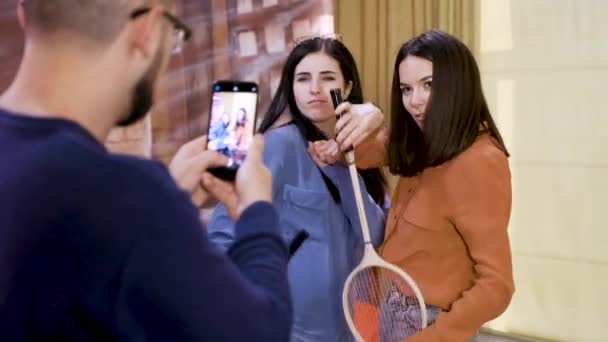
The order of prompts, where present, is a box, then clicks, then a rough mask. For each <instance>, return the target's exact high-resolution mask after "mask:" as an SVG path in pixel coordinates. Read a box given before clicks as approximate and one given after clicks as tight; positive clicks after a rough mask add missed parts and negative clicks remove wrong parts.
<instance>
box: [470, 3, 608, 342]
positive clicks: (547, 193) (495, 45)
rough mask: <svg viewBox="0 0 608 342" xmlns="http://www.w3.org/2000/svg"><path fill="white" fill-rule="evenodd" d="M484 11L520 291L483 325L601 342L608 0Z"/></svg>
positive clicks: (605, 308)
mask: <svg viewBox="0 0 608 342" xmlns="http://www.w3.org/2000/svg"><path fill="white" fill-rule="evenodd" d="M480 15H481V21H480V22H481V28H480V40H481V44H480V47H481V54H480V63H481V69H482V75H483V82H484V88H485V91H486V96H487V98H488V101H489V103H490V107H491V109H492V110H493V113H494V115H495V117H496V118H497V121H498V125H499V128H500V129H501V130H502V133H503V135H504V138H505V140H506V144H507V147H508V148H509V149H510V152H511V153H512V157H511V168H512V172H513V195H514V197H513V214H512V217H511V225H510V233H511V242H512V249H513V253H514V267H515V279H516V287H517V288H516V295H515V297H514V300H513V302H512V304H511V307H510V308H509V310H508V311H507V312H506V313H505V314H504V315H503V316H502V317H500V318H499V319H497V320H496V321H494V322H492V323H491V324H489V327H490V328H493V329H497V330H502V331H507V332H516V333H523V334H526V335H531V336H538V337H545V338H551V339H555V340H559V341H569V342H570V341H573V342H576V341H598V342H600V341H608V109H607V107H608V86H607V85H608V1H604V0H482V1H481V9H480Z"/></svg>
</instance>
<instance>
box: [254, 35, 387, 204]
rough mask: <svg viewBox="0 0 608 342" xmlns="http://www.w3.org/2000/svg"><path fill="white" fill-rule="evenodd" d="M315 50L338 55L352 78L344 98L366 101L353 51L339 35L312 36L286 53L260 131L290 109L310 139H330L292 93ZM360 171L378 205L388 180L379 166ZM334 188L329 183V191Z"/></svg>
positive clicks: (263, 130)
mask: <svg viewBox="0 0 608 342" xmlns="http://www.w3.org/2000/svg"><path fill="white" fill-rule="evenodd" d="M316 52H323V53H325V54H326V55H328V56H330V57H332V58H333V59H335V60H336V61H337V62H338V63H339V64H340V70H341V71H342V75H343V76H344V82H345V84H348V83H349V82H351V84H352V89H351V91H350V93H349V94H348V97H347V98H346V99H345V101H349V102H350V103H354V104H359V103H363V94H362V93H363V92H362V90H361V81H360V79H359V72H358V70H357V66H356V64H355V59H354V58H353V56H352V54H351V53H350V51H348V49H347V48H346V46H344V44H342V43H341V42H340V41H339V40H337V39H333V38H322V37H315V38H311V39H308V40H305V41H303V42H301V43H299V44H298V45H297V46H296V47H294V49H293V50H292V51H291V53H290V54H289V56H288V57H287V61H286V62H285V65H284V66H283V72H282V75H281V81H280V82H279V86H278V87H277V92H276V94H275V95H274V98H273V99H272V102H271V103H270V107H269V108H268V111H267V112H266V116H264V119H263V120H262V122H261V123H260V126H259V132H260V133H264V132H266V131H267V130H269V129H271V127H272V125H273V124H274V123H275V122H276V121H277V119H278V118H279V117H280V116H281V114H282V113H283V112H285V111H286V110H287V109H289V112H290V113H291V115H292V117H293V123H294V124H295V125H296V127H297V128H298V130H299V131H300V133H301V134H302V136H304V138H305V139H306V140H307V141H317V140H325V139H328V137H327V136H326V135H325V134H324V133H323V132H322V131H321V130H320V129H319V128H317V126H315V125H314V124H313V123H312V122H311V121H310V120H309V119H308V118H306V116H304V114H302V112H300V110H299V109H298V106H297V104H296V100H295V95H294V93H293V83H294V78H295V70H296V66H297V65H298V64H299V63H300V61H302V59H304V57H306V56H307V55H309V54H311V53H316ZM359 174H361V177H362V178H363V180H364V181H365V186H366V187H367V191H368V192H369V194H370V195H371V196H372V198H373V199H374V201H375V202H376V203H378V204H379V205H383V204H384V196H385V194H386V192H385V189H386V180H385V178H384V175H383V173H382V171H381V170H380V169H368V170H359ZM328 186H330V185H328ZM331 190H332V189H331V186H330V192H331ZM332 195H333V193H332ZM334 199H335V196H334Z"/></svg>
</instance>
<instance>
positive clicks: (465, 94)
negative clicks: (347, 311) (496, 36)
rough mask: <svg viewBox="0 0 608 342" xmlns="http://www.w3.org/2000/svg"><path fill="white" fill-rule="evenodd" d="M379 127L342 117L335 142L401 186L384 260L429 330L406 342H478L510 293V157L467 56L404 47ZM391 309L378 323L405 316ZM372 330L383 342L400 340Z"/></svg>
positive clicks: (434, 46)
mask: <svg viewBox="0 0 608 342" xmlns="http://www.w3.org/2000/svg"><path fill="white" fill-rule="evenodd" d="M373 115H380V114H377V113H376V114H373ZM378 121H379V120H369V119H362V118H361V117H354V116H348V115H346V116H345V117H343V118H341V119H340V121H339V122H338V124H337V126H336V129H337V130H338V135H337V138H336V140H337V142H338V144H340V146H343V147H346V146H350V145H352V144H353V142H355V145H356V146H355V152H356V156H357V159H358V165H357V166H358V167H378V166H380V165H388V167H389V170H390V171H391V173H393V174H395V175H398V176H400V178H399V182H398V185H397V187H396V189H395V192H394V194H393V198H392V203H391V209H390V212H389V217H388V222H387V226H386V232H385V239H384V243H383V246H382V248H381V256H382V257H383V258H384V259H385V260H387V261H388V262H390V263H393V264H395V265H398V266H400V267H402V268H403V270H405V271H406V272H407V273H408V274H410V275H411V276H412V278H413V279H414V280H415V281H416V282H417V284H418V286H419V287H420V289H421V290H422V293H423V296H424V297H425V301H426V303H427V304H428V306H427V311H428V313H429V324H430V325H429V327H428V328H427V329H425V330H423V331H421V332H420V333H418V334H417V335H415V336H413V337H410V338H408V339H407V341H408V342H410V341H424V342H429V341H431V342H432V341H446V342H447V341H450V342H459V341H463V342H464V341H471V340H474V338H475V336H476V334H477V332H478V331H479V329H480V327H481V326H482V325H483V324H484V323H486V322H487V321H489V320H492V319H494V318H495V317H497V316H499V315H500V314H501V313H502V312H504V311H505V310H506V308H507V306H508V305H509V302H510V300H511V296H512V295H513V291H514V284H513V273H512V263H511V251H510V246H509V236H508V233H507V227H508V223H509V217H510V214H511V174H510V170H509V164H508V161H507V157H508V156H509V154H508V152H507V149H506V147H505V145H504V143H503V140H502V137H501V135H500V133H499V132H498V129H497V127H496V125H495V123H494V120H493V119H492V116H491V114H490V111H489V109H488V106H487V104H486V101H485V98H484V95H483V92H482V86H481V78H480V73H479V68H478V66H477V63H476V62H475V59H474V57H473V55H472V54H471V52H470V51H469V49H468V48H467V47H466V46H465V45H464V44H463V43H462V42H460V41H459V40H458V39H456V38H454V37H453V36H451V35H449V34H447V33H445V32H442V31H437V30H433V31H429V32H426V33H423V34H421V35H419V36H417V37H415V38H413V39H411V40H409V41H408V42H406V43H405V44H404V45H403V46H402V47H401V49H400V51H399V54H398V55H397V59H396V62H395V71H394V77H393V85H392V108H391V115H390V125H389V127H390V128H389V129H385V128H384V127H370V126H369V125H371V124H373V123H375V122H378ZM362 125H363V126H365V125H368V126H366V127H361V126H362ZM365 132H368V133H365ZM358 141H363V142H362V143H360V144H358V145H357V144H356V142H358ZM383 152H386V153H383ZM399 302H401V301H399V300H397V301H396V302H395V303H399ZM395 303H384V304H383V305H381V307H380V308H379V315H380V316H381V315H383V314H386V313H387V310H389V308H390V310H392V311H394V310H397V311H402V312H403V314H402V315H401V317H405V316H407V314H406V313H407V312H408V310H407V307H405V306H404V307H399V305H397V306H395ZM410 311H411V310H410ZM405 319H406V317H405ZM376 330H377V331H378V334H379V336H378V337H379V340H380V341H399V340H400V339H402V338H401V337H399V336H393V334H392V333H391V332H390V331H386V329H384V328H383V327H379V328H378V329H376Z"/></svg>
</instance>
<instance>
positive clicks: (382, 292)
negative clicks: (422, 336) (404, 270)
mask: <svg viewBox="0 0 608 342" xmlns="http://www.w3.org/2000/svg"><path fill="white" fill-rule="evenodd" d="M347 286H348V288H347V289H346V290H347V291H348V292H347V298H348V312H347V314H349V315H350V318H351V320H352V322H353V323H354V326H355V328H356V330H357V332H358V333H359V335H360V336H361V338H362V339H363V341H366V342H370V341H379V342H393V341H395V342H399V341H401V340H402V339H404V338H407V337H409V336H412V335H414V334H415V333H416V332H418V331H420V330H421V329H422V327H423V322H422V320H423V318H422V314H421V310H422V307H421V305H420V302H419V301H418V299H417V297H416V296H415V295H414V291H413V290H412V287H411V285H410V284H409V283H408V282H407V281H406V280H405V279H403V278H402V277H401V276H400V275H399V274H397V273H395V272H393V271H392V270H390V269H387V268H383V267H379V266H373V267H367V268H364V269H361V270H360V271H359V272H357V273H356V274H355V275H354V277H353V278H352V281H351V282H350V283H349V284H347Z"/></svg>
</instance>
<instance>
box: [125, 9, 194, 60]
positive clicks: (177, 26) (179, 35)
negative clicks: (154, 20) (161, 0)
mask: <svg viewBox="0 0 608 342" xmlns="http://www.w3.org/2000/svg"><path fill="white" fill-rule="evenodd" d="M151 10H152V8H150V7H142V8H138V9H136V10H134V11H133V12H132V13H131V15H130V17H131V20H133V19H136V18H139V17H140V16H142V15H144V14H146V13H148V12H150V11H151ZM163 17H165V18H166V19H167V20H169V22H170V23H171V25H173V46H172V47H171V54H177V53H180V52H182V50H183V49H184V45H185V43H186V41H187V40H188V39H190V37H191V36H192V30H191V29H190V27H188V25H186V24H185V23H184V22H183V21H181V20H180V19H179V18H177V17H176V16H174V15H173V14H171V13H169V12H168V11H166V10H165V11H163Z"/></svg>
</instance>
